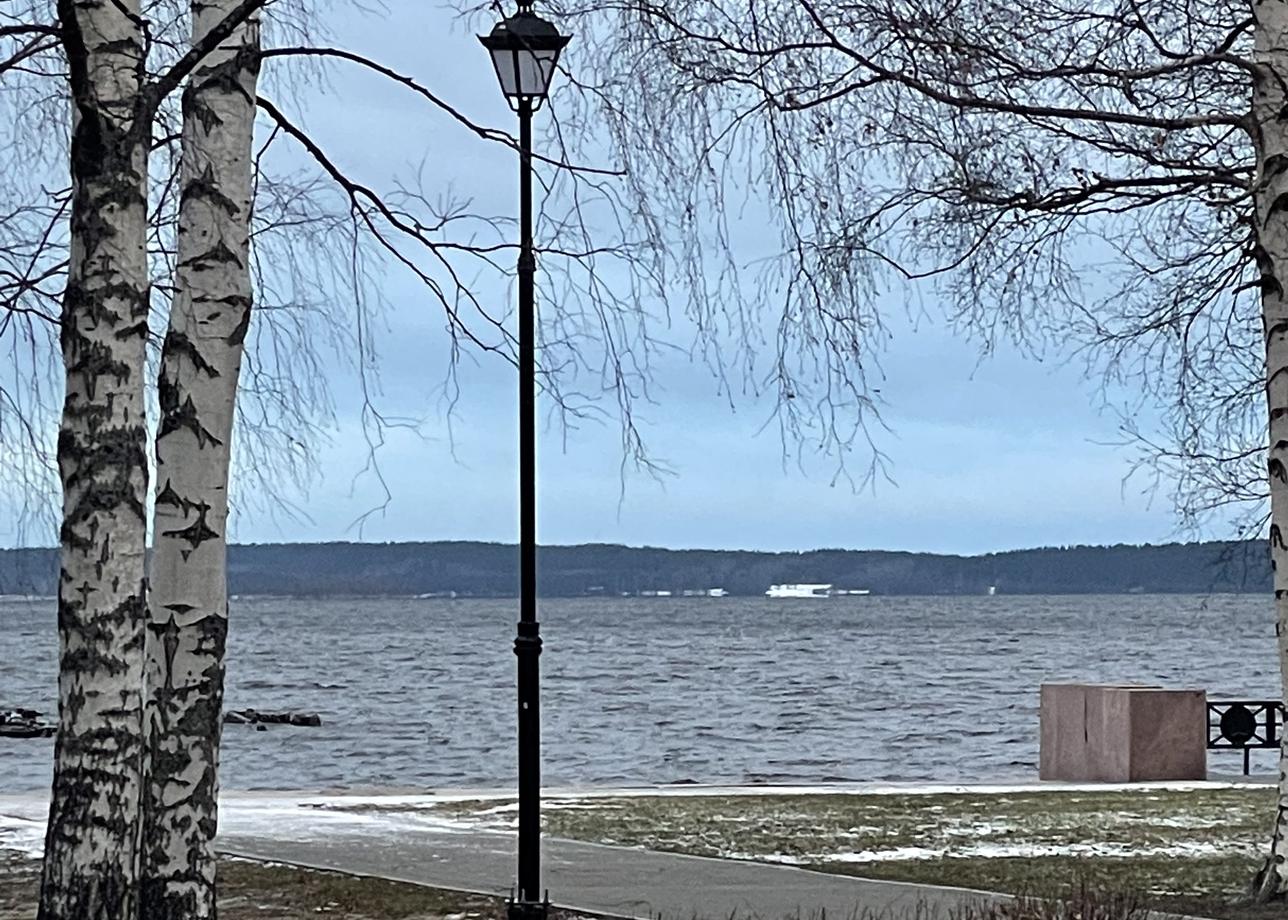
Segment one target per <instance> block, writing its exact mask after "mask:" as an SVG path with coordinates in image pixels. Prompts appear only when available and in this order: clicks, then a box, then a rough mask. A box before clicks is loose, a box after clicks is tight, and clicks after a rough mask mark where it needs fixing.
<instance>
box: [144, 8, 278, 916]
mask: <svg viewBox="0 0 1288 920" xmlns="http://www.w3.org/2000/svg"><path fill="white" fill-rule="evenodd" d="M235 6H237V2H236V0H217V2H208V0H194V2H193V4H192V15H193V41H194V42H198V41H201V40H202V38H203V37H204V36H205V35H206V34H207V33H208V32H209V30H210V29H211V28H212V27H213V26H214V25H216V24H217V23H219V22H221V21H223V20H224V19H225V18H226V17H227V16H228V15H229V12H230V11H231V9H232V8H233V7H235ZM258 75H259V25H258V22H257V21H256V20H255V19H252V20H249V21H248V22H247V23H246V24H244V25H243V26H241V27H239V28H238V29H237V30H236V31H235V32H234V33H233V34H232V35H231V36H230V38H229V39H228V40H227V41H226V42H224V43H223V44H221V45H220V46H219V47H218V48H217V49H216V50H215V51H214V52H212V53H211V54H210V55H208V56H207V57H206V58H205V60H203V61H202V63H201V64H200V65H199V66H198V68H197V69H196V70H195V71H194V72H193V76H192V78H191V80H190V82H189V84H188V86H187V89H186V90H185V92H184V97H183V140H182V145H183V146H182V166H181V178H180V181H181V193H180V194H181V197H180V210H179V234H178V252H177V266H178V267H177V279H176V282H177V292H176V295H175V298H174V302H173V304H172V307H171V313H170V325H169V330H168V332H167V334H166V338H165V344H164V346H163V348H162V356H161V368H160V375H159V379H158V393H159V399H160V406H161V418H160V426H159V428H158V431H157V440H156V458H157V480H156V481H157V494H156V507H155V512H154V515H155V517H154V528H153V534H154V541H155V552H154V558H153V563H152V583H151V600H150V603H149V611H148V613H149V620H148V636H147V676H146V685H147V688H148V699H147V735H148V737H147V743H148V754H147V769H146V782H145V789H144V844H143V865H142V877H143V885H142V893H141V897H142V902H143V916H144V917H145V918H147V920H170V918H180V917H183V918H197V917H214V916H215V914H216V908H215V854H214V837H215V832H216V829H217V824H218V812H217V808H218V802H217V797H218V791H219V780H218V768H219V741H220V732H221V727H222V726H221V713H222V709H223V695H224V641H225V636H226V635H227V630H228V589H227V574H226V566H225V561H226V555H227V543H226V540H225V524H226V521H227V518H228V467H229V461H230V457H231V454H230V441H231V434H232V426H233V407H234V400H235V397H236V392H237V378H238V374H239V371H240V367H241V356H242V342H243V340H244V338H245V336H246V329H247V326H248V324H249V322H250V310H251V277H250V257H249V246H250V242H249V232H250V214H251V204H252V202H251V195H252V188H251V141H252V135H253V130H254V122H255V94H256V84H257V80H258Z"/></svg>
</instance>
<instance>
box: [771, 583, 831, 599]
mask: <svg viewBox="0 0 1288 920" xmlns="http://www.w3.org/2000/svg"><path fill="white" fill-rule="evenodd" d="M831 596H832V586H831V585H770V586H769V590H768V591H766V592H765V597H779V598H782V597H831Z"/></svg>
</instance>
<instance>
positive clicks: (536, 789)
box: [510, 97, 546, 920]
mask: <svg viewBox="0 0 1288 920" xmlns="http://www.w3.org/2000/svg"><path fill="white" fill-rule="evenodd" d="M518 111H519V199H520V201H519V232H520V237H521V240H520V244H519V266H518V269H519V632H518V635H517V636H516V637H515V640H514V654H515V655H516V656H518V659H519V661H518V684H519V686H518V689H519V890H518V894H517V897H516V898H515V900H514V902H513V903H512V904H511V906H510V916H511V918H512V920H515V918H517V920H524V918H526V920H533V918H537V920H539V918H542V917H544V916H545V914H546V905H545V903H544V901H543V900H542V897H541V709H540V705H539V699H538V695H539V693H540V679H541V670H540V668H541V634H540V627H539V624H538V623H537V419H536V415H537V398H536V397H537V385H536V379H537V359H536V310H537V305H536V290H535V275H536V270H537V263H536V257H535V256H534V254H533V252H532V101H531V100H530V99H528V98H527V97H521V98H520V99H519V106H518Z"/></svg>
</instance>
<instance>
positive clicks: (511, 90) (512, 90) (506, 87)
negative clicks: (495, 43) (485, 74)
mask: <svg viewBox="0 0 1288 920" xmlns="http://www.w3.org/2000/svg"><path fill="white" fill-rule="evenodd" d="M523 55H524V53H523V52H521V51H520V52H515V51H511V50H510V49H509V48H493V49H492V66H493V67H494V68H496V78H497V79H498V80H500V81H501V92H503V93H505V95H507V96H518V95H521V93H520V84H519V80H520V64H519V58H521V57H523Z"/></svg>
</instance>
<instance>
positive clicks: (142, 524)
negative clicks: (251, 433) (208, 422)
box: [39, 0, 149, 920]
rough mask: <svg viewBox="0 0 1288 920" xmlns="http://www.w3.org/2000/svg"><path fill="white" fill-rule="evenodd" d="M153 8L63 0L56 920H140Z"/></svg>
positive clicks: (49, 838) (47, 910)
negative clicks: (67, 143)
mask: <svg viewBox="0 0 1288 920" xmlns="http://www.w3.org/2000/svg"><path fill="white" fill-rule="evenodd" d="M138 11H139V0H59V2H58V14H59V20H60V28H61V30H62V42H63V45H64V48H65V50H66V53H67V62H68V73H69V85H70V90H71V97H72V141H71V178H72V204H71V215H70V216H71V225H70V243H71V246H70V258H69V263H68V277H67V288H66V293H65V296H64V300H63V315H62V346H63V359H64V364H65V370H66V392H65V394H64V402H63V415H62V422H61V426H60V429H59V437H58V465H59V471H60V476H61V479H62V485H63V521H62V530H61V535H60V544H61V570H60V576H59V586H58V634H59V643H60V659H59V678H58V714H59V715H58V719H59V724H58V739H57V742H56V745H55V753H54V758H55V761H54V783H53V795H52V798H51V801H50V812H49V826H48V830H47V833H46V839H45V863H44V872H43V877H42V879H41V889H40V908H39V916H40V917H41V918H42V920H62V918H67V920H72V918H75V920H95V918H103V920H108V918H111V920H121V918H131V917H133V916H135V912H136V910H137V904H138V902H137V886H138V827H139V825H138V804H139V796H140V779H141V777H140V768H141V763H142V760H141V755H142V712H143V708H142V693H141V691H142V685H143V681H142V676H143V675H142V661H143V656H142V646H143V625H144V616H145V594H146V590H145V589H146V586H145V581H144V579H145V569H144V547H145V544H146V536H147V533H146V524H147V521H146V513H145V510H144V505H145V501H146V496H147V475H148V471H147V458H146V450H147V428H146V420H145V414H144V368H145V363H144V361H145V352H144V347H145V342H146V335H147V310H148V280H147V279H148V274H147V250H146V233H147V203H146V170H147V149H148V148H147V141H148V139H149V132H148V130H147V128H146V126H145V125H142V124H139V123H138V117H139V113H140V111H141V107H140V104H139V103H140V98H139V89H140V80H141V75H142V73H143V53H144V47H143V41H142V34H141V31H140V27H139V24H138V19H137V14H138Z"/></svg>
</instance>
